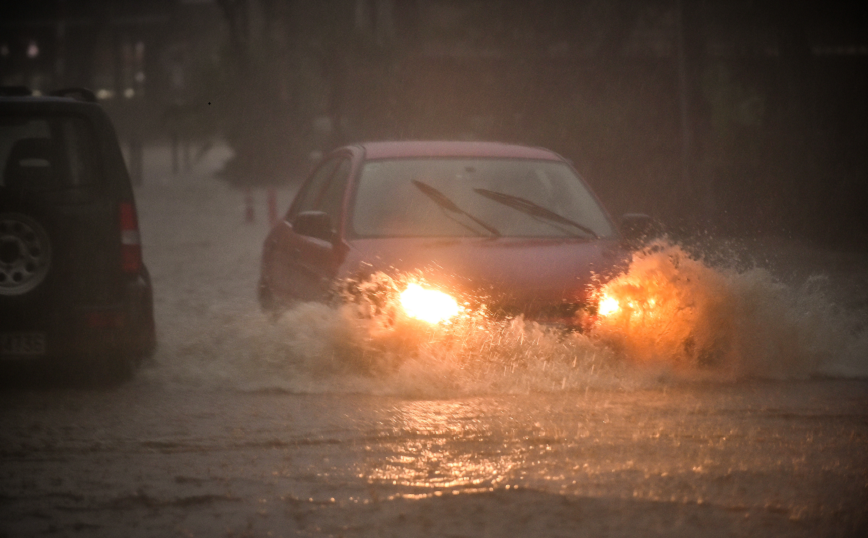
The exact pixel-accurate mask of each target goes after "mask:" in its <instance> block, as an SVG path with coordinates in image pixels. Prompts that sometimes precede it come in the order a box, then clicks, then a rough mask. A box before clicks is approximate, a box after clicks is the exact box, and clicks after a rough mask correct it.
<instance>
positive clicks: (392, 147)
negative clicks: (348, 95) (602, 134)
mask: <svg viewBox="0 0 868 538" xmlns="http://www.w3.org/2000/svg"><path fill="white" fill-rule="evenodd" d="M356 145H357V146H359V147H361V148H362V149H363V150H364V152H365V158H366V159H392V158H414V157H483V158H492V157H501V158H510V159H537V160H550V161H563V160H564V159H563V158H562V157H561V156H560V155H558V154H557V153H555V152H553V151H550V150H547V149H544V148H535V147H530V146H522V145H519V144H506V143H503V142H478V141H440V140H435V141H423V140H415V141H392V142H363V143H361V144H356Z"/></svg>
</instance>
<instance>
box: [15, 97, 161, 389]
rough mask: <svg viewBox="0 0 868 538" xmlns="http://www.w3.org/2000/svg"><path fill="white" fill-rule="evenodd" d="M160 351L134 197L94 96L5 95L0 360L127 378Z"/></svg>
mask: <svg viewBox="0 0 868 538" xmlns="http://www.w3.org/2000/svg"><path fill="white" fill-rule="evenodd" d="M155 345H156V337H155V330H154V316H153V300H152V292H151V282H150V278H149V276H148V271H147V268H146V267H145V265H144V263H143V260H142V249H141V242H140V239H139V228H138V219H137V216H136V206H135V201H134V199H133V190H132V187H131V185H130V178H129V176H128V174H127V169H126V166H125V165H124V160H123V155H122V153H121V150H120V147H119V146H118V141H117V136H116V135H115V131H114V128H113V127H112V124H111V122H110V121H109V118H108V116H107V115H106V113H105V112H104V111H103V109H102V108H101V107H100V106H99V105H98V104H97V103H96V99H94V97H93V94H92V93H91V92H89V91H87V90H82V89H70V90H62V91H59V92H55V93H53V94H51V95H50V96H44V97H43V96H33V95H31V93H30V91H29V90H27V89H26V88H2V89H0V360H2V363H3V364H4V365H19V366H20V365H34V366H33V367H35V368H36V369H37V370H42V371H46V372H49V371H59V372H76V371H80V372H88V375H91V374H97V375H98V378H99V379H112V380H120V379H124V378H127V377H129V376H131V375H132V374H133V372H134V371H135V368H136V366H137V365H138V364H139V363H140V362H141V360H142V358H144V357H146V356H147V355H149V354H150V353H152V352H153V350H154V347H155ZM27 367H29V366H27ZM64 375H65V374H64Z"/></svg>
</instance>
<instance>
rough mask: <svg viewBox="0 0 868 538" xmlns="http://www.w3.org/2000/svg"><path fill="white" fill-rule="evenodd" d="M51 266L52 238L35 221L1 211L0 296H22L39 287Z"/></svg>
mask: <svg viewBox="0 0 868 538" xmlns="http://www.w3.org/2000/svg"><path fill="white" fill-rule="evenodd" d="M50 268H51V241H50V240H49V238H48V232H46V231H45V228H44V227H43V226H42V225H41V224H39V222H37V221H36V220H34V219H32V218H31V217H28V216H27V215H24V214H21V213H0V295H6V296H15V295H23V294H25V293H27V292H29V291H31V290H33V289H34V288H36V287H38V286H39V285H40V284H42V282H43V281H44V280H45V277H46V276H47V275H48V271H49V269H50Z"/></svg>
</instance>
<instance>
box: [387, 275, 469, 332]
mask: <svg viewBox="0 0 868 538" xmlns="http://www.w3.org/2000/svg"><path fill="white" fill-rule="evenodd" d="M401 306H402V307H403V308H404V312H406V314H407V316H409V317H411V318H415V319H420V320H422V321H427V322H428V323H440V322H441V321H446V320H447V319H449V318H451V317H453V316H455V315H456V314H458V313H459V312H460V311H461V307H460V306H458V302H457V301H456V300H455V299H454V298H452V297H451V296H449V295H447V294H445V293H443V292H442V291H437V290H429V289H425V288H423V287H422V286H420V285H418V284H409V285H408V286H407V289H406V290H404V291H403V292H402V293H401Z"/></svg>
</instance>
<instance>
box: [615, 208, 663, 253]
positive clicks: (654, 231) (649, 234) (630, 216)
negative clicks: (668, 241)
mask: <svg viewBox="0 0 868 538" xmlns="http://www.w3.org/2000/svg"><path fill="white" fill-rule="evenodd" d="M620 228H621V238H622V239H623V240H624V243H626V244H627V245H628V246H630V247H632V248H635V247H638V246H640V245H642V244H643V243H645V242H647V241H648V240H650V239H653V238H654V237H656V236H658V235H659V234H660V227H659V226H658V225H657V223H656V222H655V221H654V219H652V218H651V217H649V216H648V215H645V214H643V213H625V214H623V215H621V226H620Z"/></svg>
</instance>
